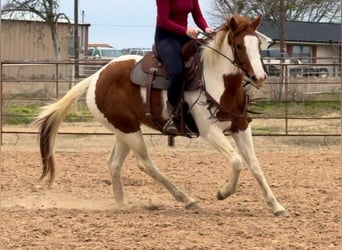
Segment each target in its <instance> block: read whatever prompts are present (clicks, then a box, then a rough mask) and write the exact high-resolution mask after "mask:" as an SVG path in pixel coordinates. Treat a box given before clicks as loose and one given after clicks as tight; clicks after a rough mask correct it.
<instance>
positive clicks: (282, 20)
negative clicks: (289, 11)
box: [279, 0, 285, 63]
mask: <svg viewBox="0 0 342 250" xmlns="http://www.w3.org/2000/svg"><path fill="white" fill-rule="evenodd" d="M279 12H280V22H279V42H280V57H281V58H280V59H281V62H282V63H283V62H284V57H285V44H284V37H285V35H284V34H285V6H284V0H280V11H279Z"/></svg>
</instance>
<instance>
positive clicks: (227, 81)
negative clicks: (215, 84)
mask: <svg viewBox="0 0 342 250" xmlns="http://www.w3.org/2000/svg"><path fill="white" fill-rule="evenodd" d="M242 80H243V74H242V73H238V74H228V75H223V81H224V87H225V91H224V92H223V94H222V96H221V98H220V104H221V105H222V106H223V107H225V109H226V110H228V111H229V112H224V111H222V110H220V111H219V112H218V113H217V117H218V118H222V119H229V120H231V122H232V123H231V127H230V130H231V131H232V132H238V130H245V129H246V128H247V127H248V123H249V121H248V113H247V103H246V99H245V98H247V97H246V96H245V90H244V88H243V86H242ZM240 115H241V117H240Z"/></svg>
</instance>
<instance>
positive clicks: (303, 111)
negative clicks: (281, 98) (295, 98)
mask: <svg viewBox="0 0 342 250" xmlns="http://www.w3.org/2000/svg"><path fill="white" fill-rule="evenodd" d="M258 105H259V106H255V105H251V107H250V109H251V110H253V111H257V112H260V113H261V114H260V115H258V117H278V118H284V117H285V114H286V112H287V114H288V117H289V118H293V117H298V118H307V117H311V118H318V117H322V116H326V115H327V114H329V113H335V112H339V111H340V109H341V104H340V102H338V101H303V102H273V101H267V102H259V103H258Z"/></svg>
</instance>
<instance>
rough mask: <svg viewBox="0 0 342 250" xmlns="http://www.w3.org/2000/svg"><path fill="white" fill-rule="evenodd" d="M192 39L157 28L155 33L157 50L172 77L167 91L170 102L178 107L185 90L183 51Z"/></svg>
mask: <svg viewBox="0 0 342 250" xmlns="http://www.w3.org/2000/svg"><path fill="white" fill-rule="evenodd" d="M190 40H191V39H190V38H189V37H188V36H179V35H177V34H174V33H172V32H169V31H166V30H163V29H160V28H157V29H156V33H155V40H154V42H155V48H156V50H157V53H158V56H159V58H160V59H161V61H162V63H163V64H164V65H165V68H166V71H167V73H168V74H169V76H170V81H171V85H170V87H169V89H168V91H167V99H168V102H169V103H170V104H171V105H172V106H173V107H176V106H177V104H178V102H179V99H180V97H181V94H182V92H183V88H184V62H183V59H182V56H181V50H182V47H183V45H184V44H185V43H187V42H188V41H190Z"/></svg>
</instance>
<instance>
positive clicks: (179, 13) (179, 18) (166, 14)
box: [156, 0, 208, 35]
mask: <svg viewBox="0 0 342 250" xmlns="http://www.w3.org/2000/svg"><path fill="white" fill-rule="evenodd" d="M156 2H157V27H159V28H162V29H165V30H168V31H171V32H175V33H177V34H179V35H186V29H187V27H188V14H189V13H191V14H192V17H193V19H194V21H195V23H196V25H197V26H198V27H199V28H200V29H202V30H203V31H204V30H205V28H207V27H208V24H207V22H206V20H205V19H204V17H203V15H202V11H201V9H200V6H199V3H198V0H156Z"/></svg>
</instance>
